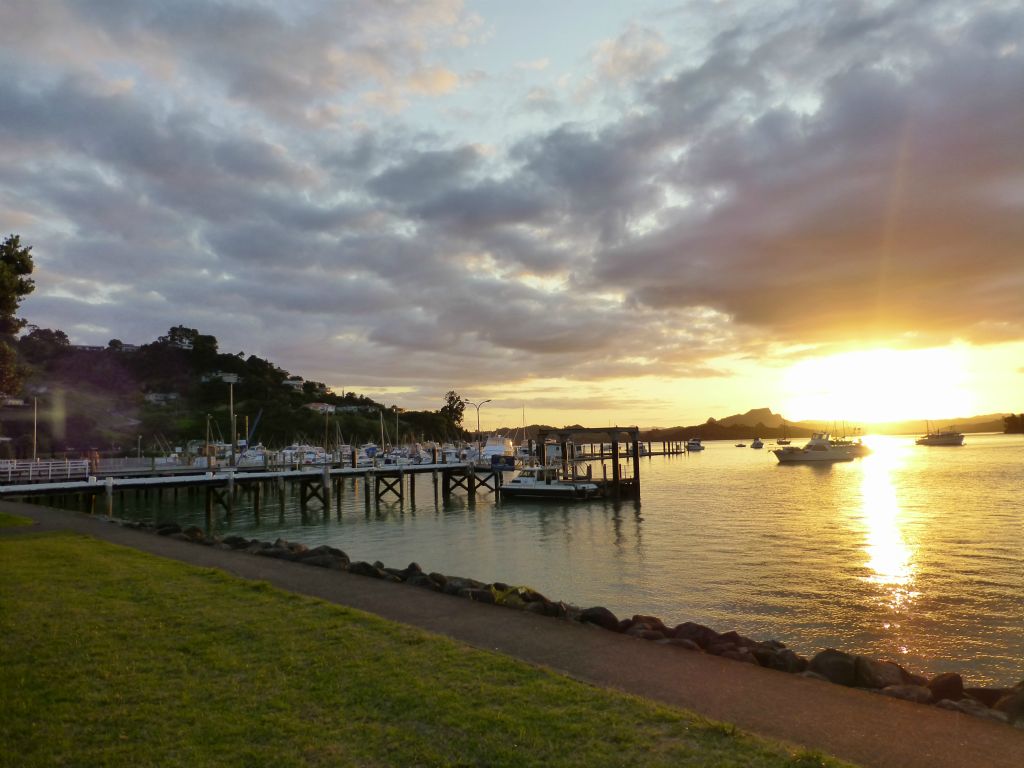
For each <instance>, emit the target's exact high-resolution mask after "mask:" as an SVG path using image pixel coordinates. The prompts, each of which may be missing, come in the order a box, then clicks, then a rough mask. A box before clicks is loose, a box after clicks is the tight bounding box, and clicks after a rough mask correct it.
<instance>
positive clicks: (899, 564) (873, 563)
mask: <svg viewBox="0 0 1024 768" xmlns="http://www.w3.org/2000/svg"><path fill="white" fill-rule="evenodd" d="M867 442H869V443H870V445H871V448H872V453H871V455H870V456H866V457H864V458H863V459H861V462H862V469H863V473H864V474H863V479H862V481H861V503H862V508H861V509H862V514H863V523H864V525H865V527H866V529H867V530H866V534H867V538H866V541H865V549H864V551H865V554H866V555H867V558H868V561H867V564H866V565H867V567H868V568H869V569H870V570H871V574H870V575H869V576H868V577H867V580H868V582H870V583H872V584H876V585H878V587H879V588H880V589H881V590H882V591H883V593H884V595H885V601H886V603H887V604H888V607H889V608H890V609H892V610H893V611H899V610H902V609H905V608H906V607H907V605H908V604H909V603H910V602H911V601H912V600H913V599H914V598H915V597H916V596H917V595H918V593H917V592H915V591H914V576H915V572H916V565H915V563H914V550H913V549H912V548H911V547H910V546H909V545H908V544H907V542H906V540H905V539H904V537H903V531H902V530H901V528H900V520H901V510H900V506H899V500H898V498H897V495H896V488H895V486H894V485H893V481H892V474H893V472H895V471H896V470H898V469H899V468H900V467H901V466H902V465H903V463H904V462H905V460H906V459H905V455H906V451H907V446H904V445H900V444H899V442H898V441H896V440H893V439H892V438H884V437H873V438H870V439H869V440H868V441H867Z"/></svg>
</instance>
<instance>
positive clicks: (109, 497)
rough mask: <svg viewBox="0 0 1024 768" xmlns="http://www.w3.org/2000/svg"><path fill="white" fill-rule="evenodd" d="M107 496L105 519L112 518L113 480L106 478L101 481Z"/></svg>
mask: <svg viewBox="0 0 1024 768" xmlns="http://www.w3.org/2000/svg"><path fill="white" fill-rule="evenodd" d="M103 485H104V488H105V490H106V494H107V517H113V516H114V478H112V477H108V478H107V479H106V480H104V481H103Z"/></svg>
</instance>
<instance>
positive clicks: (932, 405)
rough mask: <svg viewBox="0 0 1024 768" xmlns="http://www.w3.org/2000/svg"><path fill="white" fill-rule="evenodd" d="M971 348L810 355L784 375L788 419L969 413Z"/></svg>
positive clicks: (879, 418) (855, 419)
mask: <svg viewBox="0 0 1024 768" xmlns="http://www.w3.org/2000/svg"><path fill="white" fill-rule="evenodd" d="M967 379H968V373H967V361H966V352H965V351H964V350H963V349H961V348H959V347H942V348H935V349H919V350H908V351H897V350H892V349H874V350H864V351H860V352H848V353H845V354H839V355H832V356H829V357H819V358H811V359H808V360H802V361H800V362H798V363H796V364H794V365H793V366H792V367H791V368H790V369H789V370H788V371H787V372H786V374H785V377H784V380H783V390H784V392H785V397H786V400H785V405H784V410H783V412H784V413H785V414H786V415H787V417H788V418H790V419H793V420H796V421H801V420H808V419H821V420H826V421H828V420H836V419H843V420H845V421H848V422H860V423H879V422H885V421H899V420H904V419H929V418H944V417H952V416H956V415H962V414H969V413H971V412H972V408H973V407H974V404H975V397H974V396H973V394H972V393H971V392H970V391H969V390H968V389H967V386H966V382H967Z"/></svg>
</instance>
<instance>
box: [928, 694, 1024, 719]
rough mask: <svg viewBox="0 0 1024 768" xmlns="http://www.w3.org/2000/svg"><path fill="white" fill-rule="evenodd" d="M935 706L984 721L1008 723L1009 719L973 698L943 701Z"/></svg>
mask: <svg viewBox="0 0 1024 768" xmlns="http://www.w3.org/2000/svg"><path fill="white" fill-rule="evenodd" d="M935 706H936V707H939V708H940V709H949V710H952V711H953V712H962V713H963V714H965V715H971V716H972V717H980V718H982V719H983V720H995V721H998V722H1001V723H1005V722H1008V719H1007V717H1006V715H1005V714H1004V713H1003V712H996V711H995V710H994V709H989V708H988V707H986V706H985V705H984V704H982V703H981V702H980V701H976V700H974V699H971V698H963V699H960V701H950V700H949V699H943V700H942V701H940V702H938V703H937V704H936V705H935Z"/></svg>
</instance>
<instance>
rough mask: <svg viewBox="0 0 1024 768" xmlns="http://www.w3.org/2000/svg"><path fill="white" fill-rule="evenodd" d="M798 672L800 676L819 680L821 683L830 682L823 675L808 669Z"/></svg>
mask: <svg viewBox="0 0 1024 768" xmlns="http://www.w3.org/2000/svg"><path fill="white" fill-rule="evenodd" d="M798 674H799V675H800V677H806V678H807V679H808V680H820V681H821V682H823V683H831V682H832V681H831V680H829V679H828V678H827V677H825V676H824V675H822V674H819V673H817V672H812V671H811V670H810V669H805V670H804V671H803V672H799V673H798Z"/></svg>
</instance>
